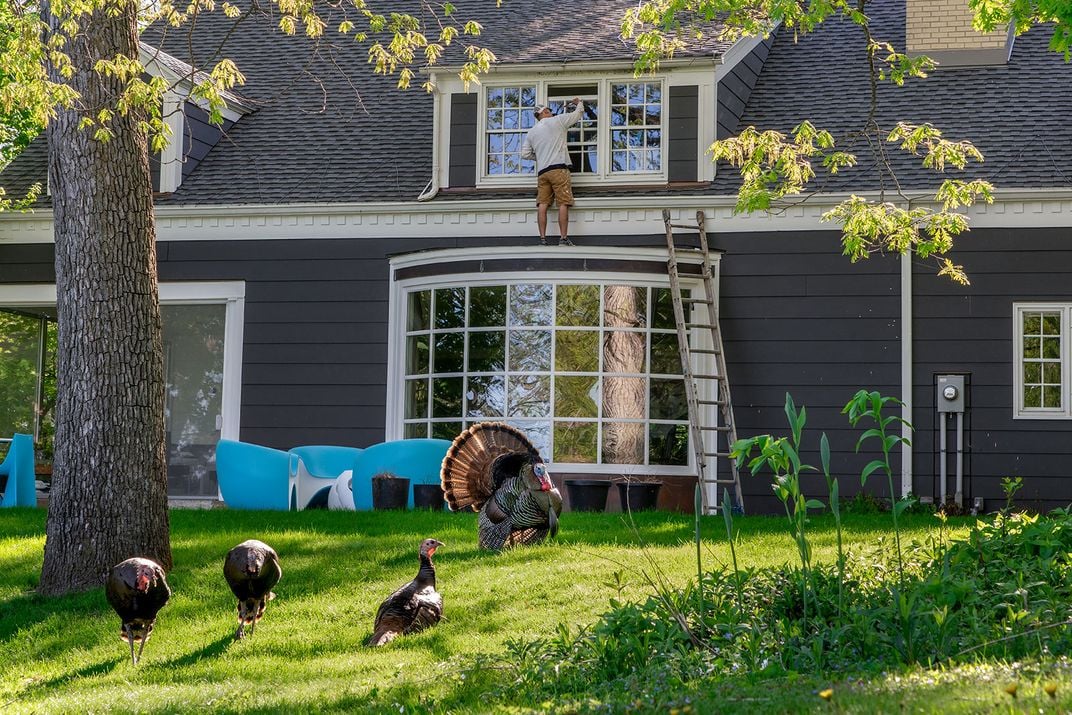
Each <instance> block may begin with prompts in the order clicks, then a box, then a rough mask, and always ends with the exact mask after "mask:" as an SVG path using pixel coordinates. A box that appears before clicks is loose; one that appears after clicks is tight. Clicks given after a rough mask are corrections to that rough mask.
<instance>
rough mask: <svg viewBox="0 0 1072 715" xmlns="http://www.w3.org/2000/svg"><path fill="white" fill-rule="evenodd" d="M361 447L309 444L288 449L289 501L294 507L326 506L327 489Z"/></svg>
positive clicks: (348, 465)
mask: <svg viewBox="0 0 1072 715" xmlns="http://www.w3.org/2000/svg"><path fill="white" fill-rule="evenodd" d="M362 451H363V450H361V449H360V448H358V447H339V446H335V445H310V446H303V447H295V448H294V449H292V450H290V467H289V471H290V485H291V486H290V489H291V501H292V502H293V504H294V508H296V509H309V508H316V507H327V505H328V492H329V491H330V490H331V487H332V485H333V484H334V483H335V481H336V480H338V478H339V476H340V475H342V473H343V472H345V471H346V470H348V469H353V466H354V460H355V459H356V458H357V457H358V455H360V454H361V452H362Z"/></svg>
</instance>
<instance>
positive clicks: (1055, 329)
mask: <svg viewBox="0 0 1072 715" xmlns="http://www.w3.org/2000/svg"><path fill="white" fill-rule="evenodd" d="M1042 334H1043V335H1060V334H1061V316H1060V314H1059V313H1046V314H1045V315H1043V316H1042Z"/></svg>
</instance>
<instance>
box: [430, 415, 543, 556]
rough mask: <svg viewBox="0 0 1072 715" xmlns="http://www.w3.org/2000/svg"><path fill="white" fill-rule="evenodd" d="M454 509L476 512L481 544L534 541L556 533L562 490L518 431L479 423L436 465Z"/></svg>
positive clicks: (488, 546) (495, 546)
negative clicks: (440, 464)
mask: <svg viewBox="0 0 1072 715" xmlns="http://www.w3.org/2000/svg"><path fill="white" fill-rule="evenodd" d="M440 479H441V480H442V482H443V492H444V494H445V496H446V498H447V504H448V505H449V506H450V508H451V510H452V511H458V510H461V509H465V508H471V509H472V510H473V511H479V512H480V518H479V536H480V546H481V547H483V548H485V549H496V550H498V549H502V548H503V547H507V546H515V545H518V544H533V543H536V542H539V541H542V540H543V539H544V538H546V537H547V536H552V537H553V536H555V534H557V533H558V516H559V514H561V513H562V495H561V494H559V492H558V489H556V488H555V487H554V485H553V484H552V483H551V478H550V477H549V476H548V475H547V467H546V466H545V465H544V463H543V459H542V458H541V457H540V453H539V452H538V451H536V448H535V447H534V446H533V445H532V442H530V441H529V439H528V437H526V436H525V434H524V433H523V432H521V430H519V429H517V428H516V427H511V426H510V425H507V424H503V423H501V422H481V423H479V424H475V425H473V426H471V427H470V428H469V429H467V430H465V431H464V432H462V433H461V434H459V435H458V436H457V437H455V438H454V442H453V443H452V444H451V446H450V449H448V450H447V456H446V457H444V458H443V467H442V469H441V470H440Z"/></svg>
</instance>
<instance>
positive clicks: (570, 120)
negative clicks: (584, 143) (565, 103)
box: [559, 97, 584, 127]
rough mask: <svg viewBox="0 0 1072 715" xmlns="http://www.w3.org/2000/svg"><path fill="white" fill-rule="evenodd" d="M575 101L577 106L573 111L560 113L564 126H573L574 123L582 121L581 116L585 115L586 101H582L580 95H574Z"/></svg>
mask: <svg viewBox="0 0 1072 715" xmlns="http://www.w3.org/2000/svg"><path fill="white" fill-rule="evenodd" d="M573 103H574V104H575V105H576V107H575V108H574V110H573V111H572V112H570V113H569V114H560V115H559V116H560V117H562V126H564V127H572V126H573V125H574V124H576V123H577V122H579V121H581V117H583V116H584V102H582V101H581V100H580V98H579V97H574V98H573Z"/></svg>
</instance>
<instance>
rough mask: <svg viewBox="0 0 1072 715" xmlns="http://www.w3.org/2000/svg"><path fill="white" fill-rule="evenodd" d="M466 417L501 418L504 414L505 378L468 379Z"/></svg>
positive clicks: (498, 376) (500, 376)
mask: <svg viewBox="0 0 1072 715" xmlns="http://www.w3.org/2000/svg"><path fill="white" fill-rule="evenodd" d="M465 400H466V402H465V404H466V409H465V416H466V417H481V418H488V417H500V418H501V417H502V416H503V415H505V414H506V378H504V377H503V376H502V375H493V376H491V377H470V378H469V381H468V389H467V390H466V392H465Z"/></svg>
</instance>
